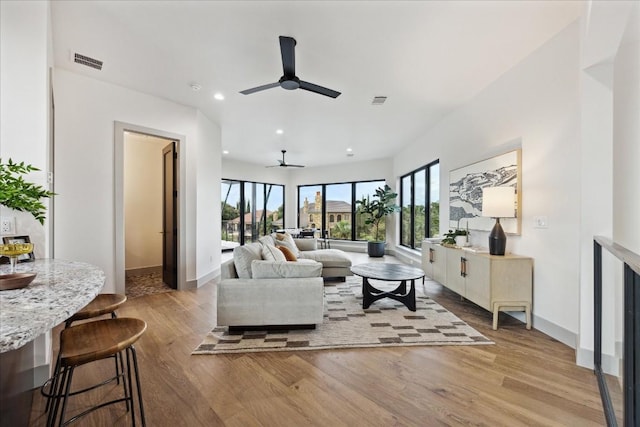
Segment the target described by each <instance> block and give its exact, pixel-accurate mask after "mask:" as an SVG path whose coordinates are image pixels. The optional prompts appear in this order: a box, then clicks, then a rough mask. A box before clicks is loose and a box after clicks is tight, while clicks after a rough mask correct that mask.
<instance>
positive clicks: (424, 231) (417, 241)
mask: <svg viewBox="0 0 640 427" xmlns="http://www.w3.org/2000/svg"><path fill="white" fill-rule="evenodd" d="M400 206H401V207H402V210H401V211H400V224H401V225H402V226H401V227H400V244H401V245H402V246H407V247H410V248H413V249H418V250H420V249H421V247H422V240H423V239H424V238H425V237H433V236H436V235H438V234H439V232H440V220H439V218H440V216H439V215H440V164H439V162H438V161H437V160H436V161H434V162H432V163H429V164H428V165H426V166H423V167H421V168H419V169H416V170H415V171H413V172H410V173H408V174H407V175H404V176H403V177H402V178H401V179H400ZM427 206H428V207H429V209H428V210H427V209H426V207H427Z"/></svg>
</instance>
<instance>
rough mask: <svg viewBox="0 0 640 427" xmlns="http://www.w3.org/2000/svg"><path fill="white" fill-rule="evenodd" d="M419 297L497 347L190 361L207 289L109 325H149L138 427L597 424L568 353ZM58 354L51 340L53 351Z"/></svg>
mask: <svg viewBox="0 0 640 427" xmlns="http://www.w3.org/2000/svg"><path fill="white" fill-rule="evenodd" d="M351 255H352V256H353V258H354V263H358V262H367V261H368V259H367V257H366V255H365V256H363V255H362V254H351ZM385 258H386V261H391V262H395V259H394V258H392V257H385ZM420 286H422V285H420ZM424 286H425V289H426V290H427V292H428V294H429V295H431V296H432V297H433V298H434V299H435V300H436V301H438V302H439V303H440V304H442V305H443V306H444V307H446V308H447V309H449V310H450V311H452V312H453V313H455V314H456V315H458V316H459V317H460V318H461V319H463V320H464V321H466V322H467V323H469V324H470V325H471V326H473V327H474V328H476V329H477V330H478V331H480V332H481V333H483V334H484V335H485V336H487V337H488V338H490V339H491V340H493V341H495V345H483V346H442V347H394V348H383V349H352V350H323V351H300V352H274V353H254V354H243V355H216V356H191V351H192V350H193V349H194V348H195V347H196V346H197V345H198V344H199V343H200V342H201V340H202V338H203V337H204V335H205V334H206V333H207V332H208V331H209V330H210V328H211V327H212V326H213V325H215V287H214V285H213V284H207V285H205V286H203V287H201V288H200V289H197V290H194V291H188V292H171V293H164V294H157V295H149V296H145V297H140V298H135V299H131V300H129V301H127V303H126V304H125V306H124V307H123V308H122V309H121V310H119V315H120V316H121V317H122V316H131V317H138V318H141V319H144V320H145V321H146V322H147V323H148V329H147V331H146V333H145V334H144V335H143V337H142V338H141V339H140V340H139V342H138V343H137V345H136V348H137V350H138V357H139V360H140V369H141V377H142V392H143V395H144V404H145V412H146V416H147V425H149V426H172V427H174V426H175V427H177V426H189V427H192V426H223V425H224V426H303V425H304V426H306V425H310V426H444V425H451V426H462V425H464V426H470V425H471V426H601V425H604V424H605V421H604V417H603V415H602V406H601V403H600V397H599V394H598V387H597V383H596V379H595V376H594V375H593V372H592V371H591V370H588V369H584V368H580V367H577V366H576V364H575V361H574V360H575V355H574V350H573V349H571V348H569V347H567V346H565V345H563V344H561V343H559V342H558V341H556V340H554V339H552V338H550V337H548V336H546V335H544V334H542V333H541V332H539V331H536V330H531V331H527V330H526V329H525V327H524V325H523V324H522V323H520V322H519V321H517V320H515V319H513V318H511V317H509V316H507V315H505V314H501V316H500V328H499V329H498V330H497V331H493V330H492V329H491V314H490V313H489V312H487V311H485V310H483V309H481V308H479V307H477V306H475V305H474V304H472V303H469V302H468V301H462V300H461V299H460V297H459V296H457V295H456V294H454V293H452V292H450V291H448V290H447V289H445V288H443V287H442V286H440V285H439V284H437V283H435V282H430V281H427V282H426V284H425V285H424ZM57 333H58V331H54V337H57ZM56 346H57V339H54V350H55V347H56ZM100 363H101V364H99V365H97V364H96V365H90V366H86V367H82V368H81V370H79V371H78V374H77V375H76V377H77V378H76V379H77V380H78V384H80V385H82V384H89V383H91V382H94V381H96V380H98V379H99V378H101V377H107V376H108V374H110V373H112V371H113V364H112V362H111V361H108V362H105V363H102V362H100ZM115 387H116V386H115V385H114V386H111V385H109V386H106V387H103V388H101V389H98V390H96V391H93V392H91V393H87V394H85V395H82V396H79V397H76V398H75V402H74V401H72V403H71V405H72V406H71V409H72V410H75V408H78V407H82V406H86V405H90V404H93V403H95V402H96V401H98V400H99V399H102V398H104V397H105V394H110V393H111V394H112V393H114V392H115V391H114V388H115ZM118 391H119V389H118ZM43 402H44V400H43V399H42V397H41V396H40V395H39V393H38V392H36V393H35V394H34V404H33V409H32V419H31V425H32V426H41V425H44V422H45V419H46V417H45V416H44V415H43V408H44V403H43ZM77 425H81V426H112V425H117V426H121V425H122V426H124V425H130V418H129V415H128V414H127V413H126V412H125V410H124V405H123V404H119V405H116V406H112V407H111V408H103V409H101V410H99V411H98V412H96V413H94V414H92V415H90V416H89V417H87V418H85V419H83V420H81V421H79V422H78V423H77Z"/></svg>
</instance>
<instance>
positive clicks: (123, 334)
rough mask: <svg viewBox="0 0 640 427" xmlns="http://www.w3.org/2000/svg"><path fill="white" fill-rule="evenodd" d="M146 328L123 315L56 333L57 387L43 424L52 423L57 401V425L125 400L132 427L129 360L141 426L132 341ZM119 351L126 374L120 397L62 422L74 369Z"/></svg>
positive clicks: (53, 422) (137, 321)
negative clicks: (58, 357) (57, 342)
mask: <svg viewBox="0 0 640 427" xmlns="http://www.w3.org/2000/svg"><path fill="white" fill-rule="evenodd" d="M146 329H147V324H146V323H145V322H144V321H143V320H140V319H134V318H126V317H121V318H116V319H104V320H97V321H95V322H87V323H82V324H80V325H76V326H71V327H69V328H66V329H64V330H63V331H62V332H61V333H60V381H59V384H58V386H57V389H56V390H55V392H54V393H53V397H52V398H53V400H54V403H53V407H52V409H51V411H49V416H48V418H47V426H51V427H52V426H54V425H55V422H56V418H57V416H58V410H59V408H60V404H62V409H61V411H60V420H59V423H58V425H59V426H63V425H67V424H69V423H71V422H74V421H76V420H77V419H79V418H81V417H83V416H85V415H87V414H88V413H90V412H92V411H95V410H96V409H99V408H102V407H104V406H107V405H111V404H114V403H118V402H126V406H127V411H128V410H129V409H130V410H131V422H132V425H133V426H135V425H136V416H135V405H134V399H133V382H132V380H131V369H132V362H133V373H134V375H135V382H136V390H137V395H138V405H139V408H140V420H141V423H142V425H143V426H145V425H146V421H145V416H144V406H143V403H142V391H141V389H140V375H139V372H138V357H137V355H136V350H135V348H134V346H133V344H134V343H135V342H136V341H137V340H138V338H140V337H141V336H142V334H143V333H144V331H145V330H146ZM123 351H124V352H125V353H126V359H127V363H126V375H125V376H123V382H124V384H125V387H124V397H122V398H119V399H114V400H110V401H108V402H104V403H101V404H99V405H96V406H93V407H91V408H89V409H87V410H85V411H83V412H81V413H80V414H77V415H74V416H73V417H72V418H70V419H69V420H66V421H65V419H64V418H65V413H66V409H67V402H68V400H69V398H70V397H71V393H70V390H71V383H72V381H73V372H74V370H75V368H77V367H78V366H81V365H85V364H87V363H91V362H95V361H98V360H102V359H105V358H108V357H112V356H114V355H116V354H119V353H121V352H123Z"/></svg>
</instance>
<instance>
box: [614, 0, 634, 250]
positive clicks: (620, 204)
mask: <svg viewBox="0 0 640 427" xmlns="http://www.w3.org/2000/svg"><path fill="white" fill-rule="evenodd" d="M635 7H636V15H635V19H636V29H637V27H638V26H639V24H638V15H637V13H638V12H637V10H638V9H640V5H638V4H636V6H635ZM636 37H637V34H636ZM639 52H640V42H638V41H635V42H630V43H627V44H624V45H622V46H621V47H620V49H619V50H618V54H617V55H616V59H615V65H614V77H613V81H614V104H613V111H614V118H613V151H614V154H613V156H614V157H613V171H614V175H613V206H614V211H613V238H614V240H615V241H616V242H618V243H620V244H621V245H622V246H625V247H626V248H627V249H629V250H632V251H633V252H635V253H637V254H640V227H638V212H640V167H638V165H640V120H639V119H638V118H639V117H640V96H639V95H638V94H640V54H639Z"/></svg>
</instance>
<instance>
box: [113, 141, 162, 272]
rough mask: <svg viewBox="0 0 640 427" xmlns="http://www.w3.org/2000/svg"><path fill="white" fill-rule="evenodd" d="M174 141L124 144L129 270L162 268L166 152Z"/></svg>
mask: <svg viewBox="0 0 640 427" xmlns="http://www.w3.org/2000/svg"><path fill="white" fill-rule="evenodd" d="M169 142H170V141H167V140H164V139H159V138H153V137H147V136H145V135H140V134H132V133H127V135H125V140H124V216H125V221H124V224H125V229H124V234H125V269H126V270H135V269H140V268H148V267H158V266H162V234H161V232H162V203H163V196H162V183H163V174H162V160H163V159H162V149H163V148H164V147H165V146H166V145H167V144H168V143H169Z"/></svg>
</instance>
